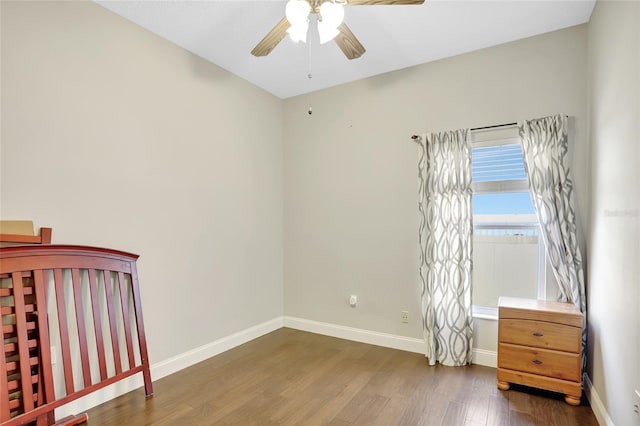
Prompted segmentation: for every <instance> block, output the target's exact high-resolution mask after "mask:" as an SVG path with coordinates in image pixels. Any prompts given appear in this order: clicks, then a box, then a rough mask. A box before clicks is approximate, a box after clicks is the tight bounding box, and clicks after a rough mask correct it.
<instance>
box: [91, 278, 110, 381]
mask: <svg viewBox="0 0 640 426" xmlns="http://www.w3.org/2000/svg"><path fill="white" fill-rule="evenodd" d="M89 291H90V293H91V305H92V306H91V311H92V312H93V326H94V329H95V334H96V346H97V349H98V367H99V369H100V380H105V379H106V378H107V362H106V358H105V354H104V337H103V336H102V318H101V317H100V301H99V300H100V299H98V284H97V282H96V270H95V269H89Z"/></svg>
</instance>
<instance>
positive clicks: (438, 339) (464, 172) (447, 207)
mask: <svg viewBox="0 0 640 426" xmlns="http://www.w3.org/2000/svg"><path fill="white" fill-rule="evenodd" d="M416 141H417V142H418V143H419V144H420V147H421V155H420V160H419V163H418V176H419V178H420V189H419V202H418V210H419V213H420V228H419V243H420V280H421V283H422V320H423V330H424V338H425V343H426V356H427V357H428V358H429V364H430V365H434V364H435V363H436V362H439V363H441V364H444V365H451V366H458V365H465V364H469V363H471V348H472V338H473V336H472V335H473V318H472V313H471V265H472V248H473V246H472V235H473V233H472V226H473V224H472V217H473V216H472V211H471V142H470V140H469V130H457V131H450V132H441V133H433V134H431V135H429V136H424V137H422V138H418V139H417V140H416Z"/></svg>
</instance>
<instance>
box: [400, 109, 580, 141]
mask: <svg viewBox="0 0 640 426" xmlns="http://www.w3.org/2000/svg"><path fill="white" fill-rule="evenodd" d="M560 115H562V116H564V117H569V115H568V114H560ZM517 125H518V123H515V122H514V123H505V124H494V125H493V126H484V127H472V128H471V129H469V131H471V132H474V131H476V130H486V129H496V128H498V127H508V126H517ZM420 138H421V136H420V135H411V139H413V140H414V141H415V140H417V139H420Z"/></svg>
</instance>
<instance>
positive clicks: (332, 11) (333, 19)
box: [320, 1, 344, 28]
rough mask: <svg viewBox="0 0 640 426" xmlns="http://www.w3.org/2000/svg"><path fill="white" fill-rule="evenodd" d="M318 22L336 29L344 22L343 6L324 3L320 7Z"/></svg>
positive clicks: (329, 2) (328, 2)
mask: <svg viewBox="0 0 640 426" xmlns="http://www.w3.org/2000/svg"><path fill="white" fill-rule="evenodd" d="M320 18H321V19H320V21H321V22H324V23H326V24H327V25H330V26H332V27H334V28H338V26H339V25H340V24H342V21H344V6H342V5H341V4H337V3H333V2H331V1H325V2H324V3H322V4H321V5H320Z"/></svg>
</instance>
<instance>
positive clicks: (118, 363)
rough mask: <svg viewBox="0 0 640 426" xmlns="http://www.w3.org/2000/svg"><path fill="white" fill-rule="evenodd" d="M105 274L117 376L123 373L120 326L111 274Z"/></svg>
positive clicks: (108, 272) (107, 272)
mask: <svg viewBox="0 0 640 426" xmlns="http://www.w3.org/2000/svg"><path fill="white" fill-rule="evenodd" d="M103 272H104V289H105V292H106V295H107V313H108V314H109V329H110V331H111V348H112V349H113V363H114V364H115V368H116V374H120V373H122V362H121V361H120V343H119V341H118V325H117V323H116V313H115V309H114V308H113V290H112V288H111V272H110V271H103Z"/></svg>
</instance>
